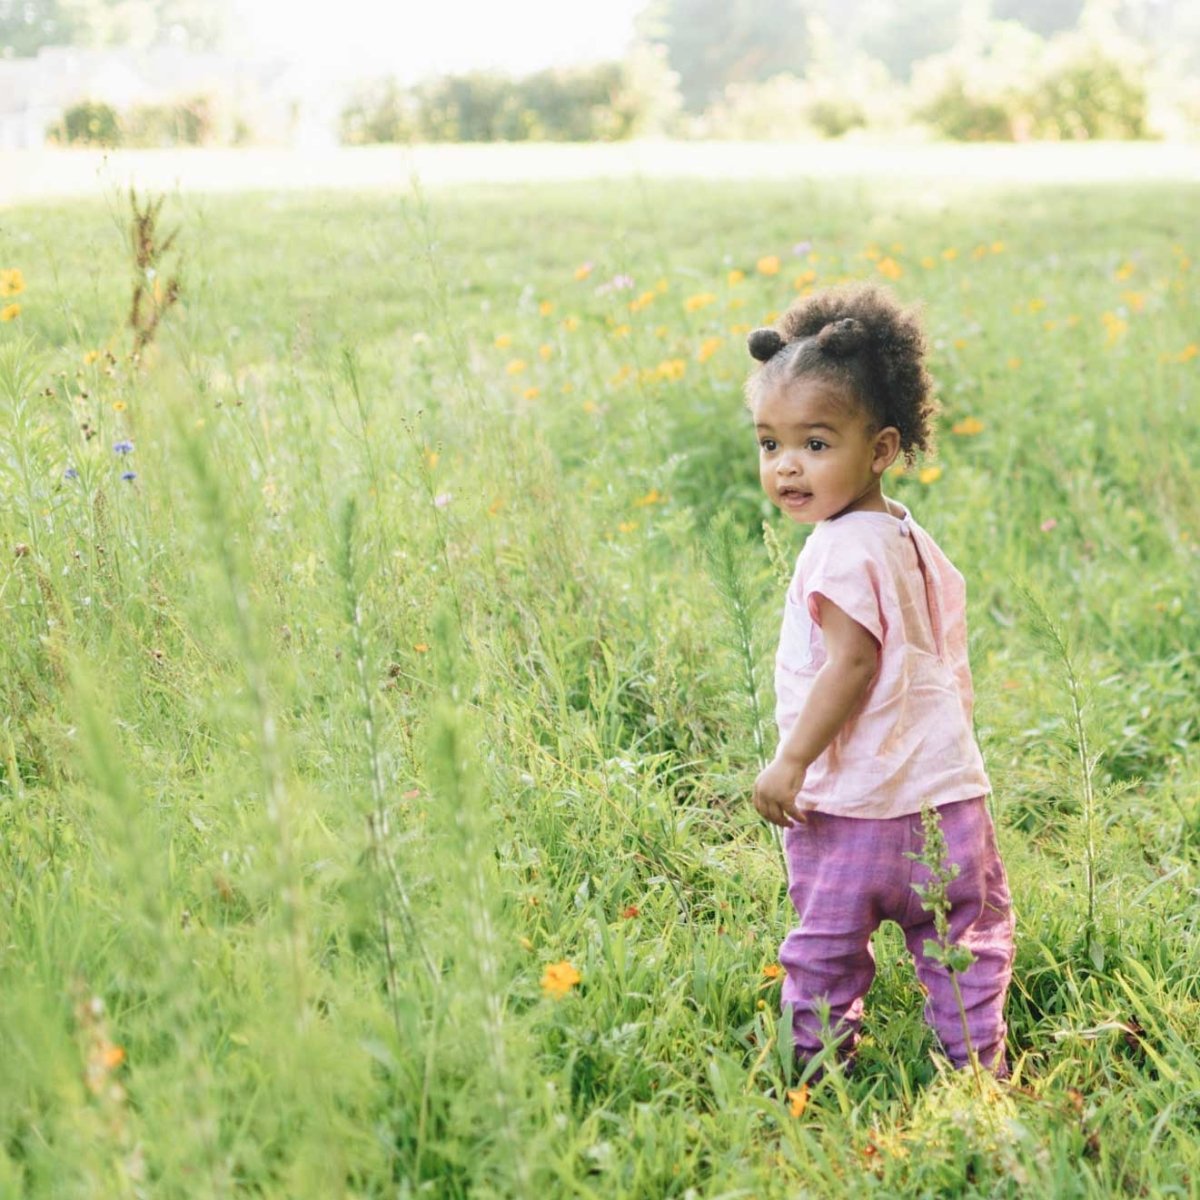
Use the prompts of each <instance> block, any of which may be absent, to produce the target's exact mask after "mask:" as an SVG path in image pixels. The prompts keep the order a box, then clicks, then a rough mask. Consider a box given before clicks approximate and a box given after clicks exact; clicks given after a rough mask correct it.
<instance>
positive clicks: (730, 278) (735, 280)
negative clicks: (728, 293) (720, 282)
mask: <svg viewBox="0 0 1200 1200" xmlns="http://www.w3.org/2000/svg"><path fill="white" fill-rule="evenodd" d="M745 278H746V272H745V271H739V270H737V269H736V268H735V269H734V270H732V271H730V272H729V274H728V275H727V276H726V277H725V279H726V282H727V283H728V284H729V286H730V287H737V285H738V284H739V283H741V282H742V280H743V279H745Z"/></svg>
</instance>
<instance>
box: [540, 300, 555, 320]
mask: <svg viewBox="0 0 1200 1200" xmlns="http://www.w3.org/2000/svg"><path fill="white" fill-rule="evenodd" d="M553 311H554V301H553V300H543V301H542V302H541V304H539V305H538V312H539V313H541V314H542V316H543V317H548V316H549V315H550V314H551V313H552V312H553Z"/></svg>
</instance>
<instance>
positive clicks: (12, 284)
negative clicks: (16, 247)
mask: <svg viewBox="0 0 1200 1200" xmlns="http://www.w3.org/2000/svg"><path fill="white" fill-rule="evenodd" d="M24 290H25V276H24V275H22V274H21V268H20V267H10V268H9V269H8V270H0V296H19V295H20V294H21V293H22V292H23V291H24Z"/></svg>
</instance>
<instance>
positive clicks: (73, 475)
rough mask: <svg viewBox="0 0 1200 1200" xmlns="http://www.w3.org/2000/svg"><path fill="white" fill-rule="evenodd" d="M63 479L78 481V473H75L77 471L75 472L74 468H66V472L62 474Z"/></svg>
mask: <svg viewBox="0 0 1200 1200" xmlns="http://www.w3.org/2000/svg"><path fill="white" fill-rule="evenodd" d="M63 478H64V479H78V478H79V472H78V471H77V470H76V469H75V468H74V467H68V468H67V469H66V470H65V471H64V472H63Z"/></svg>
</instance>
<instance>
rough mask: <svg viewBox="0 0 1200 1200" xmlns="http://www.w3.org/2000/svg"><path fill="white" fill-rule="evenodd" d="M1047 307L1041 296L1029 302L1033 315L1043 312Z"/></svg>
mask: <svg viewBox="0 0 1200 1200" xmlns="http://www.w3.org/2000/svg"><path fill="white" fill-rule="evenodd" d="M1045 307H1046V302H1045V300H1043V299H1042V298H1041V296H1034V298H1033V299H1032V300H1030V302H1029V311H1030V312H1031V313H1035V312H1041V311H1042V309H1043V308H1045Z"/></svg>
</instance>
